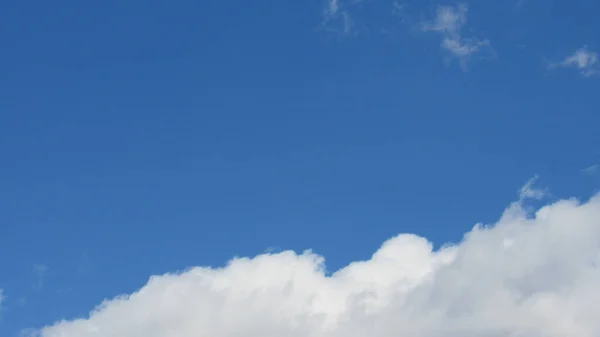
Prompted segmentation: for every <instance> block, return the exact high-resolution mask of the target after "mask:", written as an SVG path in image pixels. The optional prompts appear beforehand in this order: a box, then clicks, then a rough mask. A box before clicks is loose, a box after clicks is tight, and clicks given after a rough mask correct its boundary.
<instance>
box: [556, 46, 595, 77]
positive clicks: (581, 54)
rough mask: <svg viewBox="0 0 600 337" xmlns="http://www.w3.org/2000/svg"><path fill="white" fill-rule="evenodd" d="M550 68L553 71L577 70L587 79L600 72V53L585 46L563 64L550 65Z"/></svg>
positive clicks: (568, 57) (563, 61) (562, 62)
mask: <svg viewBox="0 0 600 337" xmlns="http://www.w3.org/2000/svg"><path fill="white" fill-rule="evenodd" d="M549 67H550V68H551V69H552V68H556V67H562V68H575V69H577V70H579V72H580V73H581V74H582V75H583V76H586V77H589V76H593V75H597V74H598V73H599V71H600V63H598V53H596V52H592V51H590V50H588V48H587V47H585V46H584V47H582V48H580V49H578V50H576V51H575V52H574V53H573V54H571V55H569V56H567V57H566V58H565V59H564V60H562V61H561V62H559V63H552V64H550V66H549Z"/></svg>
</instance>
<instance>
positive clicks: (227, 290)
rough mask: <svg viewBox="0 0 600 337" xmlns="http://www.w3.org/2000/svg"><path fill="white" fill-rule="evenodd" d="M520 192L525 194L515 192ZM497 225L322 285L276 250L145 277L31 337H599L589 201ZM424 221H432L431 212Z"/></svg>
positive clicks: (408, 243)
mask: <svg viewBox="0 0 600 337" xmlns="http://www.w3.org/2000/svg"><path fill="white" fill-rule="evenodd" d="M526 186H527V185H526ZM523 191H532V187H531V184H529V187H527V188H525V189H523V190H522V191H521V195H520V198H519V201H516V202H514V203H513V204H511V205H510V206H509V207H508V208H507V209H506V210H505V211H504V213H503V215H502V217H501V218H500V220H499V221H498V222H497V223H496V224H494V225H489V226H484V225H481V224H479V225H476V226H475V227H474V228H473V229H472V230H471V231H470V232H468V233H466V234H465V236H464V239H463V240H462V242H460V243H459V244H456V245H448V246H444V247H443V248H441V249H439V250H434V249H433V248H432V244H431V243H430V242H429V241H428V240H426V239H425V238H422V237H419V236H416V235H412V234H401V235H398V236H396V237H393V238H391V239H389V240H387V241H385V242H384V243H383V244H382V246H381V247H380V248H379V250H377V251H376V252H375V253H374V254H373V256H372V257H371V258H370V259H369V260H366V261H357V262H353V263H351V264H349V265H348V266H346V267H345V268H343V269H341V270H338V271H337V272H335V273H333V274H332V275H328V274H327V273H326V272H325V260H324V258H323V257H321V256H319V255H317V254H315V253H313V252H311V251H305V252H303V253H301V254H298V253H295V252H292V251H284V252H281V253H277V254H262V255H258V256H255V257H252V258H236V259H234V260H232V261H230V262H229V263H228V264H227V265H226V266H225V267H222V268H207V267H194V268H191V269H189V270H186V271H184V272H181V273H172V274H165V275H160V276H153V277H151V278H150V280H149V281H148V283H147V284H146V285H145V286H143V287H142V288H141V289H140V290H139V291H137V292H135V293H133V294H129V295H122V296H119V297H117V298H114V299H111V300H106V301H104V302H103V303H102V304H100V305H99V306H98V307H97V308H95V309H94V310H93V311H92V312H91V313H90V315H89V317H87V318H82V319H75V320H65V321H60V322H56V323H54V324H52V325H49V326H46V327H44V328H42V329H39V330H37V331H34V332H33V334H32V335H35V336H42V337H113V336H115V337H116V336H128V337H173V336H177V337H201V336H210V337H236V336H239V337H248V336H250V337H252V336H256V337H258V336H261V337H280V336H292V337H364V336H373V337H392V336H394V337H397V336H411V337H412V336H415V337H440V336H444V337H454V336H455V337H458V336H460V337H476V336H477V337H478V336H498V337H501V336H512V337H514V336H527V337H542V336H543V337H554V336H556V337H558V336H560V337H563V336H576V337H592V336H598V335H599V334H600V320H598V317H600V291H598V285H599V284H600V267H599V266H600V195H596V196H595V197H593V198H591V199H590V200H587V201H585V202H579V201H577V200H572V199H568V200H560V201H557V202H554V203H551V204H548V205H546V206H544V207H542V208H540V209H539V210H538V211H537V212H535V214H528V213H527V211H526V208H525V207H524V205H523V203H524V202H526V200H527V199H528V198H530V197H536V196H537V194H536V193H533V194H531V193H528V192H523ZM432 211H434V210H432Z"/></svg>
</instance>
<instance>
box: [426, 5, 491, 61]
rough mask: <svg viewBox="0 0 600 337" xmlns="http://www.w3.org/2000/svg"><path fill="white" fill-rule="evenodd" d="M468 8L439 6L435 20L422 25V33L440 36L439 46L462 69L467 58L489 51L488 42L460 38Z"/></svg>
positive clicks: (464, 6)
mask: <svg viewBox="0 0 600 337" xmlns="http://www.w3.org/2000/svg"><path fill="white" fill-rule="evenodd" d="M467 13H468V7H467V5H465V4H459V5H457V6H454V7H453V6H439V7H438V8H437V11H436V16H435V18H434V19H433V20H432V21H430V22H426V23H424V24H423V25H422V29H423V30H424V31H432V32H437V33H439V34H441V35H442V43H441V46H442V48H443V49H444V50H446V51H447V52H448V53H449V54H450V55H451V56H454V57H456V58H458V60H459V61H460V64H461V66H462V67H463V68H464V67H466V64H467V62H468V60H469V58H470V57H471V56H472V55H474V54H476V53H478V52H481V51H483V50H484V49H487V50H489V49H490V41H489V40H479V39H474V38H465V37H463V36H462V33H461V31H462V28H463V27H464V26H465V24H466V23H467Z"/></svg>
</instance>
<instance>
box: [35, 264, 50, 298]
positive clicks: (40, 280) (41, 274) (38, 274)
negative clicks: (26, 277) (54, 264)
mask: <svg viewBox="0 0 600 337" xmlns="http://www.w3.org/2000/svg"><path fill="white" fill-rule="evenodd" d="M49 270H50V269H49V268H48V266H46V265H45V264H36V265H34V266H33V275H34V276H35V283H34V284H33V290H35V291H41V290H42V288H44V280H45V278H46V274H47V273H48V271H49Z"/></svg>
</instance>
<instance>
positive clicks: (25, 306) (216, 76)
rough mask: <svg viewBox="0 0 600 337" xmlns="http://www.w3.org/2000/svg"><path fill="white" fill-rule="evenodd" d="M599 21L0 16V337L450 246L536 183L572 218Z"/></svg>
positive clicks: (475, 9) (586, 185)
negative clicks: (214, 278)
mask: <svg viewBox="0 0 600 337" xmlns="http://www.w3.org/2000/svg"><path fill="white" fill-rule="evenodd" d="M598 10H600V3H597V2H595V1H591V0H573V1H559V0H557V1H551V2H547V1H540V0H524V1H471V2H463V3H457V2H449V1H428V2H422V1H407V2H395V3H394V2H390V1H384V0H362V1H344V0H338V1H335V2H329V3H328V2H323V1H290V2H282V1H268V0H264V1H263V0H258V1H253V2H252V3H250V2H247V1H227V2H201V1H200V2H198V1H180V2H174V3H169V4H167V3H165V2H158V1H126V2H123V1H112V0H107V1H97V2H82V1H62V2H58V3H57V2H48V1H30V2H17V1H5V2H3V3H2V4H1V5H0V41H1V42H2V52H1V53H0V62H1V64H2V66H1V67H0V153H1V154H2V162H1V163H2V165H0V176H2V179H1V180H0V270H1V272H0V289H3V294H4V300H3V301H2V308H3V312H2V320H1V321H0V335H2V336H13V335H14V336H16V335H17V334H18V332H19V331H21V330H22V329H25V328H34V327H40V326H43V325H47V324H52V323H53V322H55V321H57V320H60V319H62V318H69V319H71V318H74V317H79V316H82V315H86V314H87V313H88V312H89V311H90V310H91V309H92V308H93V307H94V306H95V305H97V304H99V303H100V302H101V301H102V300H103V299H105V298H112V297H114V296H116V295H118V294H121V293H131V292H132V291H134V290H136V289H138V288H140V287H141V286H142V285H143V284H145V283H146V281H147V279H148V277H149V276H150V275H154V274H162V273H165V272H168V271H176V270H181V269H184V268H187V267H190V266H205V265H210V266H219V265H223V264H224V263H226V261H228V260H229V259H230V258H232V257H234V256H254V255H256V254H259V253H262V252H265V251H279V250H283V249H292V250H296V251H302V250H304V249H308V248H310V249H313V250H314V251H315V252H316V253H318V254H320V255H322V256H324V257H325V258H326V261H327V262H326V264H327V268H328V269H329V270H331V271H334V270H337V269H339V268H341V267H343V266H345V265H347V264H348V263H349V262H351V261H357V260H362V259H368V258H369V257H370V256H371V254H372V253H373V251H375V250H376V249H377V248H378V247H379V246H380V244H381V242H382V241H384V240H385V239H387V238H390V237H392V236H394V235H396V234H398V233H415V234H418V235H420V236H423V237H426V238H428V239H429V240H430V241H431V242H433V244H434V245H436V246H439V245H442V244H443V243H445V242H449V241H459V240H460V239H461V238H462V235H463V233H464V232H466V231H469V230H470V229H471V228H472V227H473V225H474V224H476V223H478V222H484V223H493V222H495V221H496V220H497V219H498V218H499V216H500V214H501V213H502V210H503V209H504V207H505V206H506V205H508V204H509V203H510V202H511V201H512V200H514V199H515V198H516V197H517V190H518V189H519V187H520V186H522V185H523V184H524V183H525V182H526V181H528V179H530V178H531V177H533V176H534V175H539V177H540V178H539V182H540V183H543V184H545V185H549V186H551V191H552V195H551V196H550V198H557V197H563V196H567V197H570V196H577V197H583V198H585V197H589V196H590V195H592V194H593V193H595V192H596V191H597V189H598V187H599V183H600V179H599V176H598V173H596V172H595V171H597V170H595V169H594V167H596V168H597V166H594V165H597V164H598V163H600V151H599V150H598V144H600V132H598V125H600V114H599V113H598V111H600V105H599V103H598V94H597V93H598V92H599V89H600V82H599V80H600V79H599V78H598V77H597V76H596V75H597V72H599V71H600V63H599V62H598V61H597V54H596V52H597V51H599V50H600V45H599V44H598V43H599V41H600V24H599V23H598V20H597V18H596V16H597V14H596V13H597V12H598ZM586 169H587V170H586Z"/></svg>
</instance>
